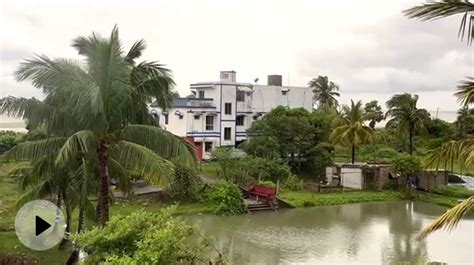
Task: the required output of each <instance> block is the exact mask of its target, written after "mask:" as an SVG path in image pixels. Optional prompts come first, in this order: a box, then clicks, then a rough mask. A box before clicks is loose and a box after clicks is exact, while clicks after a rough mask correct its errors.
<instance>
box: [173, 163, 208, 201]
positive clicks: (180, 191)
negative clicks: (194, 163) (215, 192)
mask: <svg viewBox="0 0 474 265" xmlns="http://www.w3.org/2000/svg"><path fill="white" fill-rule="evenodd" d="M199 184H201V181H200V179H199V177H198V176H197V172H196V170H193V169H191V168H189V167H187V166H184V165H180V164H178V165H176V167H175V170H174V179H173V181H172V182H171V185H170V193H171V195H172V196H173V197H174V198H177V199H179V200H185V201H194V200H196V199H197V198H198V196H199V195H198V189H199Z"/></svg>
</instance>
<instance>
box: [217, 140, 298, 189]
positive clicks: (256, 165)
mask: <svg viewBox="0 0 474 265" xmlns="http://www.w3.org/2000/svg"><path fill="white" fill-rule="evenodd" d="M212 157H213V158H214V159H215V160H216V162H217V163H218V164H219V166H220V169H221V171H220V172H221V173H222V174H221V175H222V177H223V179H224V180H226V181H229V182H232V183H235V184H238V185H240V186H244V187H248V186H250V185H252V184H254V183H255V182H256V181H257V180H270V181H273V182H274V183H276V182H277V181H278V180H280V181H281V180H284V179H286V178H287V177H288V176H289V175H290V173H291V170H290V167H289V166H288V165H286V164H284V163H282V162H281V161H279V160H277V159H267V158H262V157H253V156H245V157H235V156H234V155H233V153H232V149H229V148H216V149H215V151H214V152H213V153H212Z"/></svg>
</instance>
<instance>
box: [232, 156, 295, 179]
mask: <svg viewBox="0 0 474 265" xmlns="http://www.w3.org/2000/svg"><path fill="white" fill-rule="evenodd" d="M234 165H235V167H238V168H239V169H240V171H241V173H242V175H247V176H250V177H252V178H255V179H257V180H270V181H273V182H274V183H276V182H277V181H278V180H280V181H282V180H285V179H286V178H288V176H290V174H291V170H290V167H289V166H288V165H286V164H283V163H281V162H280V161H278V160H275V159H266V158H261V157H251V156H249V157H245V158H242V159H240V161H239V162H237V163H235V164H234Z"/></svg>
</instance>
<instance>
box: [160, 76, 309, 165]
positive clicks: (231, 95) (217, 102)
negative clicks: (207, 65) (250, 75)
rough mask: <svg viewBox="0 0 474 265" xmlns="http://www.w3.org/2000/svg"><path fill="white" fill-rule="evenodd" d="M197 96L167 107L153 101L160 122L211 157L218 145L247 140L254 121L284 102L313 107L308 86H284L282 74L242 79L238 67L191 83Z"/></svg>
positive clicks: (183, 99)
mask: <svg viewBox="0 0 474 265" xmlns="http://www.w3.org/2000/svg"><path fill="white" fill-rule="evenodd" d="M191 91H193V94H194V96H190V97H186V98H177V99H175V100H174V102H173V106H172V107H171V108H169V109H167V110H162V109H159V108H156V107H154V106H153V105H152V110H151V111H152V113H154V114H155V116H156V117H157V118H158V119H159V123H160V125H162V126H163V127H164V128H166V129H167V130H169V131H171V132H173V133H174V134H176V135H178V136H182V137H186V138H188V139H189V140H191V141H193V142H194V143H195V145H196V147H197V152H198V154H197V155H198V157H199V158H204V159H206V158H208V157H209V152H210V151H211V150H212V148H214V147H218V146H237V145H239V144H240V143H242V142H243V141H245V140H247V129H248V128H250V125H251V124H252V122H253V121H255V120H258V119H259V118H260V117H262V116H263V115H265V114H266V113H268V112H270V111H271V110H272V109H273V108H275V107H277V106H279V105H282V106H286V107H289V108H305V109H307V110H312V109H313V103H312V90H311V88H309V87H290V86H282V77H281V76H280V75H269V76H268V84H267V85H258V84H251V83H239V82H237V81H236V72H235V71H222V72H221V73H220V81H216V82H200V83H195V84H191Z"/></svg>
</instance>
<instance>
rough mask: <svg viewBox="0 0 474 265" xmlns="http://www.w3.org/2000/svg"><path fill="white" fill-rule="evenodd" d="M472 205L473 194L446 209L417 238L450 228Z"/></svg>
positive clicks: (473, 205) (473, 203)
mask: <svg viewBox="0 0 474 265" xmlns="http://www.w3.org/2000/svg"><path fill="white" fill-rule="evenodd" d="M473 207H474V196H471V197H469V198H468V199H466V200H464V201H463V202H461V203H459V204H458V205H456V206H454V207H453V208H451V209H449V210H448V211H446V212H445V213H444V214H442V215H441V216H440V217H438V218H437V219H436V220H435V221H434V222H433V223H431V224H430V225H429V226H427V227H426V228H424V229H423V230H422V231H421V232H420V233H419V234H418V236H417V239H418V240H421V239H423V238H426V237H427V236H428V235H430V234H432V233H433V232H435V231H437V230H440V229H443V228H444V229H447V230H452V229H453V228H455V227H456V226H457V225H458V223H459V221H461V219H462V217H463V216H464V215H465V214H466V213H467V212H469V211H470V210H471V209H472V208H473Z"/></svg>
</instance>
